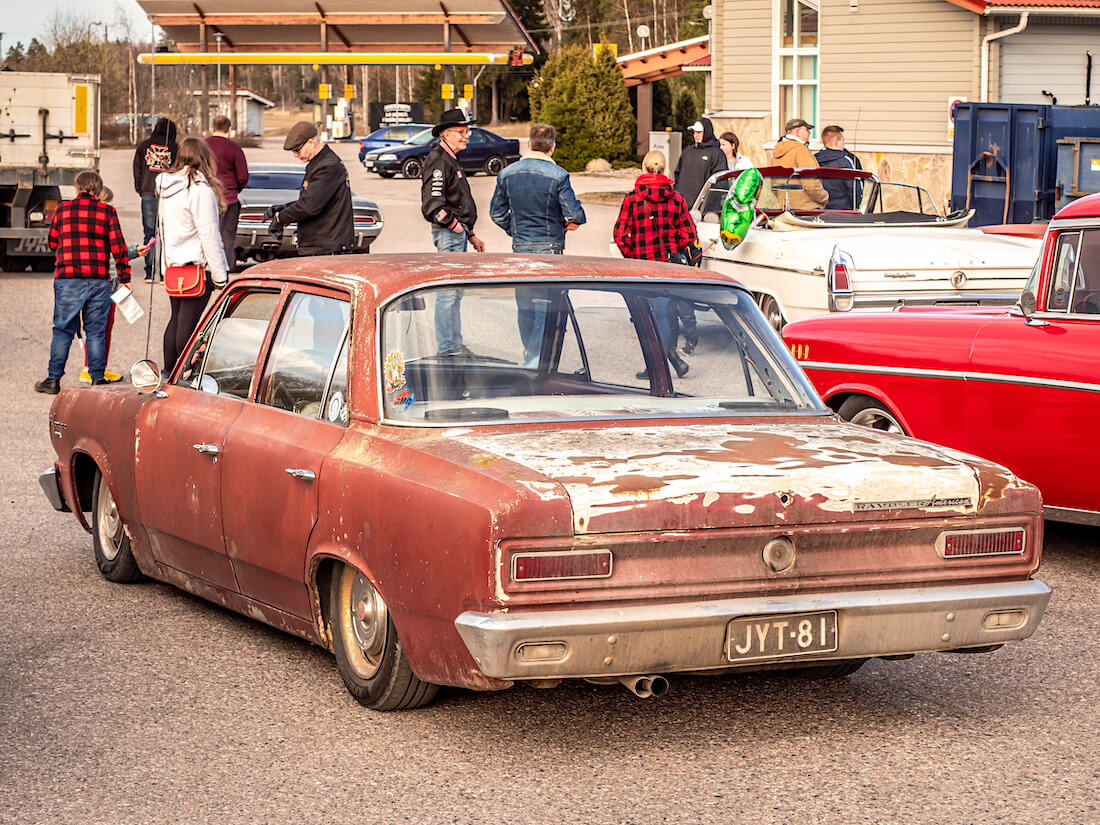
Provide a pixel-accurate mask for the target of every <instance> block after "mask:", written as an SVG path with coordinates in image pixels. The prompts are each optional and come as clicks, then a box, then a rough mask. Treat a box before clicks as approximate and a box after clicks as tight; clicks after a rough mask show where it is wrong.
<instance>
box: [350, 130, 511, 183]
mask: <svg viewBox="0 0 1100 825" xmlns="http://www.w3.org/2000/svg"><path fill="white" fill-rule="evenodd" d="M438 142H439V138H436V137H432V133H431V130H430V129H425V130H424V131H423V132H420V133H419V134H417V135H413V136H412V137H411V138H409V140H407V141H405V142H404V143H399V144H397V145H396V146H388V147H386V148H383V149H375V150H373V151H371V152H367V153H366V154H365V155H364V156H363V166H364V167H365V168H366V170H367V171H368V172H377V173H378V174H379V175H381V176H382V177H384V178H391V177H393V176H394V175H396V174H397V173H398V172H400V173H401V174H402V175H404V176H405V177H407V178H419V177H420V173H421V172H422V171H423V170H424V158H426V157H427V156H428V153H429V152H430V151H432V147H434V146H435V144H436V143H438ZM458 160H459V162H460V163H461V164H462V169H463V171H464V172H466V174H468V175H476V174H477V173H478V172H484V173H485V174H486V175H495V174H497V173H499V172H500V170H501V169H503V168H504V167H505V166H507V165H508V164H509V163H515V162H516V161H517V160H519V141H518V140H512V139H510V138H502V137H501V136H500V135H495V134H493V133H492V132H490V131H489V130H488V129H481V128H477V127H474V128H472V129H470V142H469V143H468V144H467V145H466V148H465V149H463V150H462V151H461V152H459V153H458Z"/></svg>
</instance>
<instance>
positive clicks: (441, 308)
mask: <svg viewBox="0 0 1100 825" xmlns="http://www.w3.org/2000/svg"><path fill="white" fill-rule="evenodd" d="M432 134H433V135H435V136H436V137H438V138H439V143H438V144H437V145H436V147H435V148H434V149H432V151H431V154H429V155H428V158H427V160H425V161H424V171H423V173H422V174H421V177H422V182H421V184H420V211H421V212H422V213H423V215H424V220H426V221H428V223H430V224H431V225H432V241H434V242H435V248H436V249H437V250H438V251H440V252H465V251H466V245H467V243H469V245H470V246H472V247H473V248H474V249H475V250H476V251H478V252H484V251H485V244H484V243H482V242H481V239H480V238H478V237H477V236H476V235H474V224H475V223H476V222H477V204H476V203H474V196H473V195H472V194H471V192H470V182H469V181H468V180H466V175H465V174H464V173H463V171H462V164H460V163H459V162H458V157H457V156H458V153H459V152H461V151H462V150H463V149H465V148H466V143H467V141H469V139H470V121H468V120H467V119H466V115H464V114H463V113H462V111H461V110H460V109H451V110H449V111H446V112H444V113H443V117H442V118H440V120H439V125H437V126H435V127H434V128H433V129H432ZM461 303H462V292H461V291H460V290H457V289H441V290H438V291H437V292H436V298H435V337H436V344H437V346H438V347H439V352H440V353H442V354H444V355H462V354H465V353H467V352H468V350H467V349H466V347H465V346H463V344H462V314H461V308H462V307H461Z"/></svg>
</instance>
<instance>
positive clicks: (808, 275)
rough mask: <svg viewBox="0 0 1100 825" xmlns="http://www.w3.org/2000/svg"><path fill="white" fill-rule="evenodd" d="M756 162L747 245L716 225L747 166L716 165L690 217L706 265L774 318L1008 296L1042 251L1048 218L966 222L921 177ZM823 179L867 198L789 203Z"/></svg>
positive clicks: (780, 321) (1013, 296)
mask: <svg viewBox="0 0 1100 825" xmlns="http://www.w3.org/2000/svg"><path fill="white" fill-rule="evenodd" d="M759 171H760V173H761V175H762V176H763V186H762V187H761V189H760V194H759V198H758V200H757V204H756V206H757V209H756V212H757V219H756V223H755V224H754V226H753V228H752V229H751V230H750V231H749V233H748V235H747V236H746V238H745V240H744V241H743V242H742V243H741V244H740V245H739V246H737V247H736V248H734V249H726V248H725V247H724V246H723V245H722V242H721V241H720V240H719V239H718V230H719V220H720V216H721V212H722V204H723V202H724V201H725V198H726V193H727V192H728V191H729V188H730V186H731V185H732V181H733V180H735V179H736V178H737V176H738V175H740V174H741V173H740V172H720V173H718V174H716V175H714V176H713V177H712V178H711V179H710V180H709V181H708V182H707V184H706V186H704V187H703V190H702V192H700V194H699V198H698V200H696V202H695V204H694V208H693V209H692V217H693V218H694V219H695V223H696V226H697V227H698V231H699V242H700V243H701V244H702V246H703V248H704V252H703V264H702V265H703V267H704V268H706V269H710V270H713V271H715V272H719V273H722V274H724V275H729V276H730V277H732V278H734V279H736V280H737V281H739V282H740V283H742V284H744V285H745V286H747V287H748V288H749V289H750V290H751V291H752V292H753V294H754V295H755V296H756V299H757V301H758V302H759V304H760V308H761V309H762V310H763V312H764V315H765V316H766V317H767V318H768V320H769V321H770V322H771V324H772V325H773V326H774V327H775V328H776V329H780V328H781V327H782V326H783V325H784V324H785V323H787V322H788V321H796V320H799V319H801V318H806V317H808V316H811V315H820V314H821V313H825V312H847V311H849V310H860V309H882V308H884V307H885V308H889V307H893V306H897V305H898V304H899V303H905V304H909V305H912V304H925V305H932V304H964V305H965V304H970V305H976V304H992V305H997V304H1002V305H1010V304H1013V303H1015V302H1016V300H1017V299H1018V298H1019V295H1020V291H1021V290H1022V289H1023V288H1024V285H1025V283H1026V282H1027V279H1028V276H1029V275H1030V274H1031V270H1032V268H1033V267H1034V265H1035V261H1036V259H1037V258H1038V255H1039V248H1040V240H1039V238H1040V237H1041V230H1042V228H1043V227H1036V228H1031V227H1018V228H1016V229H1010V228H1007V227H1005V228H1001V229H1000V230H999V231H995V232H996V233H995V232H990V231H989V230H990V229H991V228H989V227H987V228H986V230H981V229H967V228H965V227H966V223H967V221H969V219H970V216H971V215H972V214H973V212H959V213H954V214H950V215H941V214H940V213H939V211H938V210H937V209H936V206H935V204H934V202H933V201H932V198H931V196H929V194H928V193H927V192H926V191H925V190H924V189H922V188H920V187H917V186H911V185H909V184H898V183H884V182H882V181H879V180H878V179H877V178H876V177H875V176H874V175H873V174H871V173H870V172H862V171H856V170H848V169H828V168H821V169H788V168H785V167H781V166H770V167H765V168H762V169H760V170H759ZM815 179H817V180H820V181H821V182H822V184H824V186H825V188H826V189H828V190H831V191H836V190H837V188H838V187H843V188H844V189H845V192H846V193H847V192H851V194H852V196H853V197H852V202H853V203H855V204H858V207H859V208H858V209H848V210H840V209H829V208H828V207H826V208H825V209H799V208H797V207H794V208H792V204H799V203H805V202H807V200H808V198H806V197H805V196H803V195H802V190H803V188H804V187H805V188H810V187H812V186H814V185H815V182H814V181H815ZM1004 232H1017V233H1021V234H1023V235H1027V236H1026V237H1022V236H1017V235H1016V234H1003V233H1004Z"/></svg>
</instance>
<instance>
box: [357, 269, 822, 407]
mask: <svg viewBox="0 0 1100 825" xmlns="http://www.w3.org/2000/svg"><path fill="white" fill-rule="evenodd" d="M381 330H382V335H381V351H380V353H379V357H380V359H381V364H380V369H379V374H380V375H381V376H382V383H383V388H382V389H383V396H384V404H385V410H384V413H385V417H386V418H388V419H390V420H396V421H401V422H409V423H420V424H436V423H439V424H449V423H462V422H467V423H468V422H479V421H485V422H503V421H528V420H538V419H563V418H566V419H567V418H593V417H612V418H634V417H654V416H669V417H676V416H696V415H697V416H716V415H717V416H721V415H727V414H745V413H752V414H771V413H780V412H808V411H814V412H820V411H821V409H822V408H821V404H820V401H819V400H818V398H817V395H816V393H815V392H814V391H813V389H812V388H811V387H810V386H809V385H808V384H807V383H806V381H805V379H804V377H803V376H802V373H801V371H800V370H799V369H798V367H797V365H795V363H794V361H793V360H792V359H791V356H790V353H789V352H788V351H787V349H786V348H785V347H784V346H783V344H782V342H781V341H780V340H779V339H778V337H777V336H776V334H775V333H774V332H773V331H772V329H771V328H770V327H769V326H768V324H767V323H766V321H765V320H764V318H763V316H762V315H761V314H760V311H759V309H757V307H756V305H755V304H754V303H753V301H752V300H751V299H750V298H749V296H748V295H747V294H746V293H745V292H743V291H741V290H739V289H736V288H734V287H724V286H719V285H713V286H707V285H692V284H684V283H676V282H662V281H652V282H613V283H607V282H599V281H595V282H579V283H563V282H553V283H547V282H531V283H519V284H511V285H507V286H502V285H492V286H487V285H484V284H477V285H472V286H457V287H431V288H427V289H422V290H419V291H417V292H414V293H410V294H407V295H405V296H403V297H401V298H398V299H396V300H394V301H392V302H391V303H390V304H388V305H387V306H386V308H385V309H384V311H383V313H382V320H381Z"/></svg>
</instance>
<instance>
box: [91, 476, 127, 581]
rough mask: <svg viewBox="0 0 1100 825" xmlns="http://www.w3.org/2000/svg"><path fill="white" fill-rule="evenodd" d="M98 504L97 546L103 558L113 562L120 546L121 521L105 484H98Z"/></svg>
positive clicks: (113, 498)
mask: <svg viewBox="0 0 1100 825" xmlns="http://www.w3.org/2000/svg"><path fill="white" fill-rule="evenodd" d="M99 484H100V487H99V502H98V504H97V505H96V521H97V524H98V525H99V546H100V550H101V552H102V553H103V557H104V558H105V559H107V560H108V561H114V560H115V557H116V556H118V552H119V550H120V548H121V545H122V537H121V533H122V519H121V518H120V517H119V515H118V506H117V505H116V504H115V497H114V496H113V495H111V488H110V487H108V486H107V482H106V481H104V480H101V481H100V482H99Z"/></svg>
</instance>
